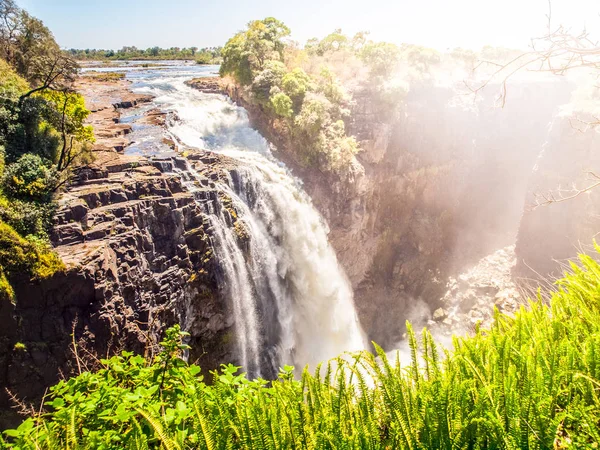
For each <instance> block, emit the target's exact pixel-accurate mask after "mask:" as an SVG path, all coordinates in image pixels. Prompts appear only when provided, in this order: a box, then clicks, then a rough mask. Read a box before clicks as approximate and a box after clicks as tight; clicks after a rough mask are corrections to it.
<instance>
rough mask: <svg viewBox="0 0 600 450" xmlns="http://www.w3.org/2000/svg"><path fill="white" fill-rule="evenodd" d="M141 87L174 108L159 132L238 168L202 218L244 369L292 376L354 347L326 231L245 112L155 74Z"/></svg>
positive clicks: (349, 306) (357, 339) (347, 292)
mask: <svg viewBox="0 0 600 450" xmlns="http://www.w3.org/2000/svg"><path fill="white" fill-rule="evenodd" d="M165 86H168V89H165ZM143 89H145V91H146V92H147V91H149V92H152V93H153V94H154V95H156V96H157V97H156V99H155V102H156V103H157V104H158V105H160V106H161V107H162V108H163V109H167V110H173V111H175V112H176V114H177V116H178V117H179V119H180V120H179V121H178V122H176V123H174V124H172V126H171V127H170V128H169V131H170V132H171V133H172V134H173V136H174V137H176V138H177V139H178V140H179V141H180V142H183V143H184V144H185V145H188V146H190V147H200V148H205V149H208V150H211V151H214V152H218V153H222V154H225V155H227V156H229V157H231V158H234V159H235V160H237V161H238V162H239V164H238V165H237V166H238V167H237V168H236V170H234V171H233V172H232V176H231V180H230V182H229V183H228V184H221V185H219V186H218V188H219V189H220V190H221V192H222V197H223V198H226V199H227V204H229V202H230V204H231V206H232V208H228V207H227V205H225V204H224V202H223V201H222V202H221V207H220V208H219V209H220V210H219V211H211V212H209V213H210V214H209V217H210V221H211V225H212V227H213V229H214V233H213V234H214V236H213V244H214V247H215V253H216V256H217V258H218V260H219V263H220V266H221V267H222V269H223V272H224V278H225V285H224V286H223V287H222V288H223V290H224V292H225V294H226V295H227V297H228V298H229V300H230V302H231V305H232V307H233V311H234V314H235V326H236V334H237V339H236V341H237V343H238V347H239V357H240V362H241V364H242V365H243V367H244V370H246V371H247V372H248V373H249V375H250V376H254V377H256V376H261V377H266V378H272V377H274V376H276V374H277V373H278V370H279V368H280V367H282V366H283V365H285V364H290V365H294V366H295V367H296V368H297V370H301V369H302V368H303V367H304V366H305V365H306V364H309V365H311V367H314V365H316V364H318V363H320V362H323V361H326V360H328V359H330V358H333V357H336V356H338V355H339V354H341V353H343V352H344V351H356V350H361V349H363V348H364V338H363V333H362V330H361V328H360V325H359V322H358V319H357V315H356V311H355V308H354V303H353V293H352V289H351V286H350V284H349V282H348V280H347V278H346V276H345V274H344V271H343V269H342V268H341V267H340V265H339V263H338V261H337V258H336V255H335V252H334V251H333V249H332V247H331V245H330V244H329V242H328V239H327V234H328V229H327V226H326V224H325V223H324V221H323V219H322V218H321V216H320V215H319V213H318V212H317V211H316V209H315V208H314V206H313V205H312V202H311V200H310V198H309V197H308V196H307V195H306V193H305V192H304V191H303V190H302V187H301V185H300V183H299V182H298V181H297V180H296V179H295V178H294V177H292V176H291V175H290V173H289V172H288V170H287V169H286V168H285V166H284V165H283V164H281V163H280V162H278V161H277V160H275V159H274V158H273V156H272V154H271V152H270V149H269V144H268V142H267V141H266V140H265V139H264V138H263V137H262V136H261V135H260V134H259V133H258V132H257V131H256V130H253V129H252V128H251V127H250V126H249V123H248V118H247V114H246V111H245V110H243V109H242V108H239V107H237V106H235V105H234V104H232V103H231V102H230V101H229V100H228V99H227V98H226V97H224V96H221V95H217V94H204V93H200V92H197V91H195V90H192V89H191V88H188V87H187V86H185V85H184V84H183V80H182V79H181V78H173V79H166V78H158V79H157V80H156V84H153V83H152V81H150V82H148V83H147V84H146V86H145V87H144V88H143ZM190 170H191V169H190ZM232 214H235V215H236V216H237V217H236V219H237V220H236V221H235V222H236V224H237V225H236V227H233V226H232V222H233V221H232V217H231V215H232ZM240 234H241V235H243V236H244V237H245V239H240Z"/></svg>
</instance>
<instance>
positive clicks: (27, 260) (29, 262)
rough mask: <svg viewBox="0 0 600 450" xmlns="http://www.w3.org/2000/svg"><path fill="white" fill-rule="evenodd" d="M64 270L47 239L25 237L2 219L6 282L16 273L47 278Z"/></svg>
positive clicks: (0, 250)
mask: <svg viewBox="0 0 600 450" xmlns="http://www.w3.org/2000/svg"><path fill="white" fill-rule="evenodd" d="M63 270H65V266H64V264H63V263H62V261H61V260H60V258H59V257H58V255H57V254H56V253H55V252H54V251H53V250H52V248H51V247H50V245H49V244H48V243H47V242H46V241H45V240H43V239H40V238H37V237H35V236H28V237H27V238H23V237H21V236H20V235H19V234H18V233H17V232H16V231H15V230H14V229H13V228H12V227H11V226H10V225H8V224H6V223H4V222H1V221H0V272H2V275H3V276H4V277H5V278H8V280H4V281H6V283H8V281H9V280H10V278H11V276H14V275H28V276H29V277H30V278H32V279H45V278H49V277H51V276H53V275H54V274H56V273H57V272H62V271H63ZM0 281H2V280H0ZM0 284H2V283H0Z"/></svg>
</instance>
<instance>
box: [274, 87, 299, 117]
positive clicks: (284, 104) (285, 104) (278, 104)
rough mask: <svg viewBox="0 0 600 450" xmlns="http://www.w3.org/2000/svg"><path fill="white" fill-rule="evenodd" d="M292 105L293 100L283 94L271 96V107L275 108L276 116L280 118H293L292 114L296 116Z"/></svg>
mask: <svg viewBox="0 0 600 450" xmlns="http://www.w3.org/2000/svg"><path fill="white" fill-rule="evenodd" d="M292 105H293V103H292V99H291V98H289V97H288V96H287V95H285V94H284V93H283V92H278V93H276V94H275V95H273V96H271V106H272V107H273V109H274V111H275V114H277V115H278V116H281V117H286V118H290V117H292V114H294V110H293V109H292Z"/></svg>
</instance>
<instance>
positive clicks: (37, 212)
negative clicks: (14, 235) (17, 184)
mask: <svg viewBox="0 0 600 450" xmlns="http://www.w3.org/2000/svg"><path fill="white" fill-rule="evenodd" d="M55 210H56V204H55V203H40V202H28V201H24V200H18V199H13V200H10V201H9V200H7V199H6V198H4V197H2V196H0V220H2V221H4V222H6V223H7V224H9V225H10V226H11V227H13V228H14V229H15V230H16V231H17V232H18V233H19V234H20V235H21V236H27V235H30V234H31V235H36V236H41V237H44V236H46V235H47V232H48V230H49V229H50V227H51V225H52V216H53V215H54V211H55Z"/></svg>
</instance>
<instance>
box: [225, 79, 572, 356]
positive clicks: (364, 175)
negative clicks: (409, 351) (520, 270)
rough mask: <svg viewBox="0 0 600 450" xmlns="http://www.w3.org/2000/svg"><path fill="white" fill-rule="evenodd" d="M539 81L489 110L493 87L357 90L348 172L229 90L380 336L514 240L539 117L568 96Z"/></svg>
mask: <svg viewBox="0 0 600 450" xmlns="http://www.w3.org/2000/svg"><path fill="white" fill-rule="evenodd" d="M547 87H548V86H546V85H545V84H544V83H529V84H526V83H521V84H517V85H515V86H512V87H511V91H510V101H509V102H507V104H506V106H505V107H504V108H503V109H499V108H494V101H495V96H496V94H497V89H498V86H490V87H489V88H488V89H487V90H486V91H484V92H483V93H482V94H481V95H480V97H479V99H478V102H477V103H476V104H473V103H472V100H466V99H465V96H464V95H463V96H461V95H457V93H456V91H455V90H454V89H453V88H450V87H439V86H433V85H431V84H428V85H415V86H413V87H411V90H410V92H409V93H408V94H407V96H406V98H405V99H404V102H403V103H402V104H399V105H397V106H396V107H395V108H393V110H392V111H389V108H387V109H386V107H385V105H382V104H380V103H378V100H376V99H377V98H378V97H377V95H375V93H373V92H370V91H369V88H368V87H362V88H358V90H356V91H355V92H353V97H354V100H355V102H354V104H353V105H352V111H351V114H350V117H349V119H348V120H347V128H348V131H349V134H352V135H354V136H356V137H357V139H358V140H359V141H360V145H361V149H362V151H361V152H360V153H359V154H358V155H357V167H356V168H355V169H354V170H353V177H352V178H351V179H350V180H348V179H346V180H341V179H339V178H338V177H336V176H335V175H334V174H332V173H330V172H326V171H324V170H321V168H319V167H305V166H303V165H302V164H301V162H300V159H299V157H298V154H300V153H301V145H302V143H301V142H293V141H292V140H291V139H289V138H286V134H285V133H281V132H280V127H281V124H280V123H278V121H276V120H275V121H274V120H273V119H272V118H271V117H270V114H269V113H268V112H267V111H264V110H262V109H261V108H260V107H258V106H256V105H255V104H253V103H252V102H251V101H248V100H249V98H248V94H247V93H246V92H245V91H244V90H243V89H242V88H240V87H238V86H235V85H229V86H227V92H228V94H229V95H230V97H231V98H232V99H233V100H234V101H236V102H237V103H239V104H240V105H242V106H244V107H245V108H246V109H247V110H248V111H249V115H250V119H251V122H252V123H253V125H254V126H255V127H256V128H257V129H259V130H260V131H261V133H263V134H264V135H265V136H266V137H267V138H268V139H269V140H270V141H271V142H273V143H274V144H275V145H276V147H277V151H278V153H277V155H278V157H279V158H280V159H282V160H283V161H285V162H286V164H287V165H288V167H290V168H291V170H292V171H293V173H294V174H295V175H296V176H298V177H299V178H300V179H301V180H302V181H303V182H304V183H305V188H306V190H307V192H308V193H309V194H310V196H311V198H312V199H313V201H314V203H315V205H316V206H317V207H318V209H319V210H320V211H321V213H322V214H323V216H324V217H325V219H326V220H327V222H328V224H329V227H330V229H331V233H330V240H331V242H332V244H333V246H334V248H335V249H336V252H337V255H338V258H339V260H340V261H341V263H342V264H343V266H344V268H345V270H346V272H347V274H348V276H349V278H350V280H351V281H352V284H353V286H354V288H355V303H356V305H357V308H358V311H359V315H360V318H361V321H362V324H363V327H364V328H365V330H366V332H367V333H368V335H369V338H370V339H372V340H375V341H376V342H378V343H380V344H382V345H384V346H386V345H392V344H394V343H395V342H397V341H398V340H400V339H401V337H402V334H403V332H404V322H405V320H406V319H407V318H414V317H415V316H419V315H428V314H430V313H431V312H432V311H433V310H434V309H436V308H437V307H438V306H440V305H441V300H440V299H441V297H442V296H443V294H444V292H445V290H446V283H447V280H448V276H450V275H456V274H457V273H460V271H461V270H462V269H464V268H465V267H468V266H469V265H471V264H474V263H475V262H476V261H477V260H479V259H480V258H482V257H484V256H486V255H488V254H490V253H493V252H494V251H495V250H497V249H499V248H502V247H505V246H508V245H512V244H514V242H515V239H516V236H517V231H518V229H519V224H520V220H521V216H522V214H523V208H524V204H525V198H526V195H527V192H528V189H529V183H530V174H531V172H532V169H533V167H534V165H535V163H536V161H537V159H538V157H539V154H540V152H541V150H542V145H543V143H544V142H545V141H546V139H547V132H548V131H547V130H548V125H549V124H550V123H551V122H552V119H553V117H554V115H555V114H556V113H557V111H558V106H559V105H560V104H562V103H564V102H566V101H567V100H568V98H569V87H568V86H567V85H564V86H562V87H561V88H559V89H555V90H553V91H552V92H553V94H552V95H549V94H548V90H547ZM382 111H383V112H382ZM423 305H425V307H423Z"/></svg>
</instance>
